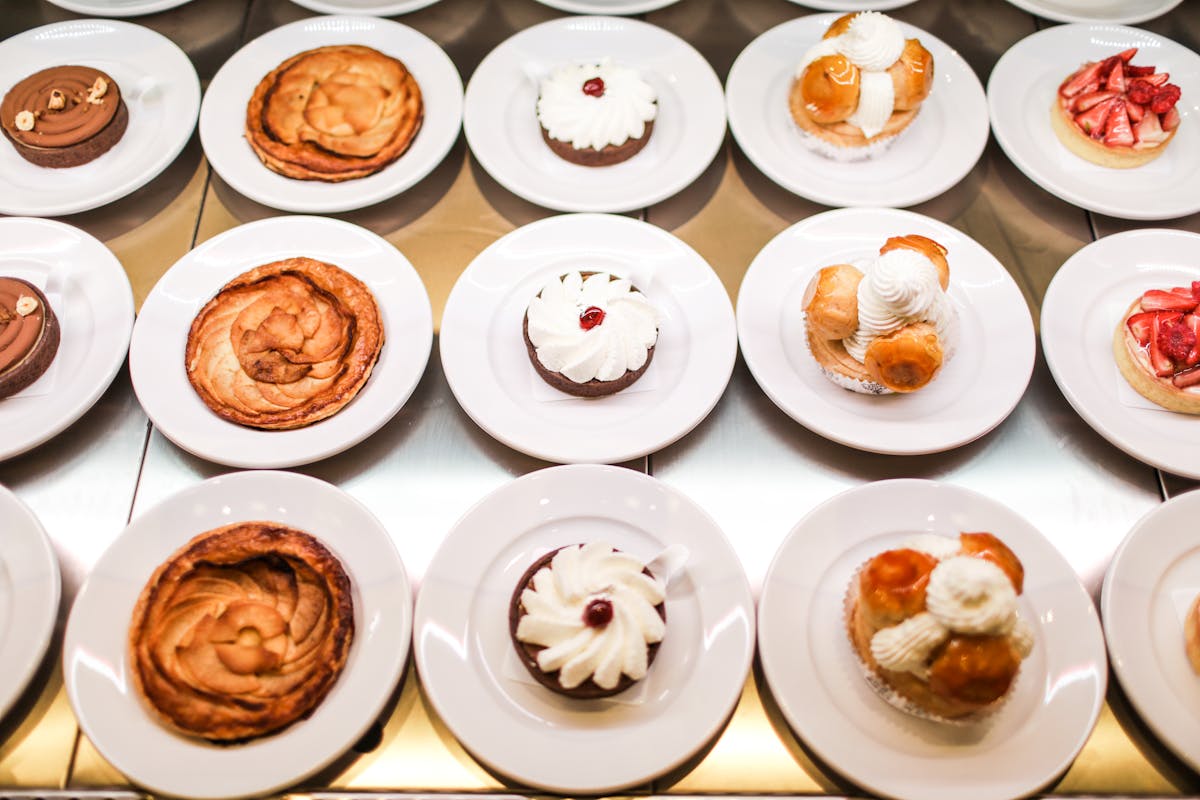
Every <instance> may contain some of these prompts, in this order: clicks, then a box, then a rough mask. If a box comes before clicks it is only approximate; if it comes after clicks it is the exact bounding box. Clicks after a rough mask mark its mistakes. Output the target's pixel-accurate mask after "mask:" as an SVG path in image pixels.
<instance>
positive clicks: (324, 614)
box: [129, 521, 354, 742]
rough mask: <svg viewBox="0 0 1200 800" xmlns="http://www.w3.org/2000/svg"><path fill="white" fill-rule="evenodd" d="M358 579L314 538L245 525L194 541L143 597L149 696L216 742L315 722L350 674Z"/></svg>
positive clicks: (134, 640)
mask: <svg viewBox="0 0 1200 800" xmlns="http://www.w3.org/2000/svg"><path fill="white" fill-rule="evenodd" d="M353 637H354V607H353V601H352V599H351V585H350V579H349V578H348V577H347V575H346V573H345V571H344V570H343V569H342V565H341V563H340V562H338V560H337V558H336V557H335V556H334V555H333V554H332V553H330V552H329V551H328V550H327V549H326V548H325V547H324V545H322V544H321V543H320V542H319V541H317V540H316V539H315V538H313V537H312V536H311V535H309V534H307V533H304V532H303V531H299V530H296V529H294V528H288V527H284V526H282V525H279V524H276V523H273V522H258V521H256V522H239V523H235V524H232V525H226V526H225V527H222V528H217V529H215V530H211V531H207V532H205V533H202V534H200V535H199V536H197V537H195V538H194V539H192V540H191V541H190V542H188V543H187V544H186V545H184V546H183V547H182V548H181V549H180V550H178V551H176V552H175V553H174V554H173V555H172V556H171V557H170V558H168V559H167V560H166V561H165V562H164V563H163V564H161V565H160V566H159V567H158V569H157V570H155V572H154V575H153V576H152V577H151V578H150V580H149V582H148V583H147V584H146V586H145V588H143V589H142V593H141V596H140V597H139V598H138V602H137V605H136V606H135V608H134V611H133V620H132V622H131V624H130V629H129V656H130V664H131V665H132V669H131V672H132V673H133V677H134V683H135V685H136V687H137V690H138V693H139V694H140V695H141V696H142V697H143V698H144V699H145V700H146V701H147V703H148V704H149V705H150V706H151V707H152V708H153V709H154V710H155V711H156V712H157V713H158V714H159V715H160V716H161V717H162V718H163V719H164V720H165V721H167V722H168V723H170V724H171V725H173V726H174V727H176V728H178V729H179V730H181V731H183V732H185V733H188V734H191V735H194V736H200V737H203V738H205V739H209V740H212V741H218V742H230V741H237V740H244V739H249V738H252V737H257V736H262V735H264V734H268V733H272V732H274V731H278V730H280V729H281V728H284V727H286V726H288V725H290V724H292V723H293V722H296V721H297V720H299V719H302V718H304V717H306V716H308V715H309V714H310V713H311V712H312V711H313V709H315V708H316V707H317V705H318V704H319V703H320V702H321V701H322V700H323V699H324V698H325V695H326V694H327V693H328V692H329V690H330V688H331V687H332V686H333V685H334V683H335V682H336V681H337V679H338V676H339V675H340V674H341V672H342V670H343V668H344V667H345V665H346V659H347V656H348V655H349V653H350V645H351V642H352V640H353Z"/></svg>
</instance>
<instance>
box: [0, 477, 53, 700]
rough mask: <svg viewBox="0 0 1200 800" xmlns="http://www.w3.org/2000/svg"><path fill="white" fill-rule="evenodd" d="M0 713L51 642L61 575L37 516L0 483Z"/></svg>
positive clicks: (29, 676) (24, 682)
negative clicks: (0, 524) (1, 522)
mask: <svg viewBox="0 0 1200 800" xmlns="http://www.w3.org/2000/svg"><path fill="white" fill-rule="evenodd" d="M0 519H3V520H4V525H3V528H0V719H3V718H4V715H5V714H7V713H8V710H9V709H10V708H12V706H13V703H15V702H16V701H17V699H18V698H20V696H21V693H22V692H23V691H25V687H26V685H27V684H28V683H29V681H30V679H31V678H33V676H34V673H36V672H37V668H38V665H39V664H41V662H42V656H44V655H45V654H46V648H47V647H48V646H49V645H50V637H51V635H52V634H53V633H54V621H55V620H56V619H57V618H58V600H59V595H60V593H61V591H62V581H61V579H60V577H59V574H58V559H57V558H56V557H55V555H54V548H53V547H52V546H51V544H50V540H49V539H48V538H47V537H46V531H45V529H44V528H42V524H41V523H40V522H38V518H37V517H36V516H34V514H33V512H32V511H30V510H29V508H28V507H26V505H25V504H24V503H22V502H21V501H20V500H19V499H18V498H17V496H16V495H15V494H13V493H12V492H10V491H9V490H8V489H6V488H4V487H3V486H0Z"/></svg>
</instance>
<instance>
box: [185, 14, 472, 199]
mask: <svg viewBox="0 0 1200 800" xmlns="http://www.w3.org/2000/svg"><path fill="white" fill-rule="evenodd" d="M331 44H361V45H366V46H368V47H374V48H375V49H376V50H379V51H380V52H382V53H385V54H387V55H390V56H392V57H394V58H398V59H400V60H401V61H403V62H404V65H405V66H406V67H408V69H409V71H410V72H412V74H413V77H414V78H416V79H417V83H418V85H420V87H421V98H422V100H423V102H424V104H425V119H424V121H423V122H422V123H421V130H420V131H418V132H417V136H416V138H415V139H413V143H412V145H411V146H410V147H409V148H408V150H407V151H406V152H405V153H404V155H402V156H400V158H398V159H397V160H396V161H394V162H393V163H392V164H390V165H388V166H387V167H384V168H383V169H382V170H380V171H379V172H377V173H375V174H374V175H368V176H367V177H365V178H357V179H355V180H348V181H341V182H339V183H326V182H324V181H302V180H294V179H292V178H285V177H284V176H282V175H278V174H276V173H274V172H272V171H271V170H269V169H267V168H266V167H265V166H263V164H262V162H261V161H259V158H258V156H257V155H255V153H254V151H253V150H252V149H251V148H250V145H249V143H248V142H247V141H246V137H245V134H244V130H245V124H246V105H247V104H248V103H249V102H250V95H251V94H253V93H254V87H256V86H257V85H258V83H259V81H261V80H262V79H263V76H265V75H266V74H267V73H268V72H270V71H271V70H273V69H275V67H277V66H279V64H280V63H282V62H283V61H284V60H285V59H288V58H290V57H292V56H294V55H296V54H297V53H300V52H303V51H305V50H311V49H313V48H315V47H323V46H325V45H331ZM462 98H463V91H462V79H461V78H459V76H458V69H457V68H456V67H455V66H454V63H453V62H452V61H451V60H450V57H449V56H447V55H446V53H445V51H443V50H442V49H441V48H440V47H438V45H437V44H436V43H435V42H434V41H433V40H432V39H430V38H429V37H428V36H426V35H425V34H423V33H420V32H418V31H416V30H414V29H412V28H410V27H408V26H407V25H402V24H400V23H399V22H394V21H393V20H389V19H379V18H377V17H312V18H309V19H302V20H299V21H297V22H293V23H291V24H288V25H284V26H282V27H279V28H276V29H275V30H273V31H270V32H269V33H265V34H263V35H262V36H260V37H258V38H257V39H255V40H254V41H252V42H250V43H249V44H247V45H246V46H245V47H243V48H242V49H241V50H238V51H237V52H236V53H234V54H233V55H232V56H231V57H230V58H229V60H228V61H226V62H225V64H224V65H223V66H222V67H221V69H220V70H219V71H218V72H217V74H216V75H215V76H214V77H213V79H212V83H210V84H209V86H208V91H206V92H205V93H204V105H203V107H202V108H201V109H200V141H201V143H202V144H203V145H204V154H205V155H206V156H207V157H208V160H209V161H210V162H211V163H212V165H213V169H215V170H216V171H217V173H218V174H220V176H221V178H222V179H223V180H224V181H225V182H226V183H228V184H229V185H230V186H232V187H233V188H234V189H236V190H237V191H238V192H240V193H242V194H243V195H245V196H246V197H249V198H250V199H251V200H256V201H258V202H259V203H263V204H264V205H268V206H271V207H272V208H279V209H282V210H284V211H299V212H310V213H328V212H334V211H348V210H350V209H354V208H363V207H364V206H369V205H372V204H374V203H378V202H380V201H382V200H386V199H388V198H389V197H394V196H396V195H398V194H400V193H401V192H403V191H404V190H405V189H408V188H409V187H410V186H412V185H413V184H415V183H416V182H417V181H419V180H421V179H422V178H424V177H425V176H426V175H428V174H429V173H430V172H432V171H433V169H434V168H435V167H436V166H437V165H438V164H440V163H441V161H442V159H443V158H445V157H446V154H447V153H448V152H450V148H451V147H453V146H454V141H455V139H457V138H458V131H459V127H460V126H461V123H462Z"/></svg>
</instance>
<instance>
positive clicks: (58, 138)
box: [0, 66, 129, 169]
mask: <svg viewBox="0 0 1200 800" xmlns="http://www.w3.org/2000/svg"><path fill="white" fill-rule="evenodd" d="M128 125H129V109H128V107H127V106H126V105H125V101H124V99H122V97H121V88H120V87H119V86H118V85H117V83H116V81H114V80H113V79H112V78H111V77H110V76H109V75H108V74H107V73H104V72H101V71H100V70H98V69H93V68H92V67H82V66H60V67H50V68H48V69H44V70H41V71H40V72H35V73H34V74H33V75H30V76H29V77H27V78H25V79H23V80H21V81H20V82H19V83H17V84H16V85H15V86H13V87H12V88H11V89H9V90H8V93H7V94H5V95H4V99H3V101H0V130H3V132H4V135H5V137H6V138H7V139H8V140H9V141H10V142H12V145H13V147H14V148H16V150H17V152H18V153H19V154H20V155H21V157H22V158H24V159H25V160H26V161H29V162H31V163H33V164H37V165H38V166H39V167H51V168H55V169H62V168H67V167H77V166H79V165H81V164H86V163H88V162H89V161H93V160H95V159H97V158H99V157H100V156H102V155H103V154H105V153H107V152H108V151H109V150H111V149H112V148H113V146H114V145H115V144H116V143H117V142H118V141H120V139H121V137H122V136H124V135H125V129H126V128H127V127H128Z"/></svg>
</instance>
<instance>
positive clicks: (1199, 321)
mask: <svg viewBox="0 0 1200 800" xmlns="http://www.w3.org/2000/svg"><path fill="white" fill-rule="evenodd" d="M1183 322H1184V324H1185V325H1187V326H1188V327H1189V328H1191V330H1192V333H1193V334H1195V335H1196V342H1197V344H1194V345H1192V349H1191V351H1190V352H1189V353H1188V354H1187V358H1186V359H1184V362H1183V363H1184V364H1186V365H1187V366H1189V367H1194V366H1196V365H1197V364H1200V317H1198V316H1196V315H1195V314H1188V315H1187V316H1185V317H1184V318H1183Z"/></svg>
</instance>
